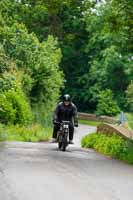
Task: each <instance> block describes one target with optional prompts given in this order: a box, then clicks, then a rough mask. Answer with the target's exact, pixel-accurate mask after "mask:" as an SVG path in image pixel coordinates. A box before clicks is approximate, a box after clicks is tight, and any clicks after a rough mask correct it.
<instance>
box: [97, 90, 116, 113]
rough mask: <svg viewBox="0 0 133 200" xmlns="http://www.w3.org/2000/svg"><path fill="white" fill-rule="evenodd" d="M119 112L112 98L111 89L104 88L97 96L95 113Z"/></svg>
mask: <svg viewBox="0 0 133 200" xmlns="http://www.w3.org/2000/svg"><path fill="white" fill-rule="evenodd" d="M119 112H120V109H119V107H118V105H117V103H116V101H115V100H114V99H113V93H112V91H111V90H109V89H106V90H104V91H102V92H101V93H100V95H99V98H98V104H97V111H96V113H97V115H108V116H114V115H117V114H118V113H119Z"/></svg>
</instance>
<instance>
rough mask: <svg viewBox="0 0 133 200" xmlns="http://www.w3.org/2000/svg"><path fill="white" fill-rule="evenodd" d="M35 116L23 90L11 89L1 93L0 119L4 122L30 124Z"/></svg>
mask: <svg viewBox="0 0 133 200" xmlns="http://www.w3.org/2000/svg"><path fill="white" fill-rule="evenodd" d="M32 119H33V116H32V112H31V108H30V106H29V103H28V101H27V99H26V97H25V95H24V93H23V92H22V91H15V90H9V91H6V92H3V93H1V94H0V121H1V122H2V123H4V124H8V123H12V124H17V123H19V124H28V123H30V122H31V121H32Z"/></svg>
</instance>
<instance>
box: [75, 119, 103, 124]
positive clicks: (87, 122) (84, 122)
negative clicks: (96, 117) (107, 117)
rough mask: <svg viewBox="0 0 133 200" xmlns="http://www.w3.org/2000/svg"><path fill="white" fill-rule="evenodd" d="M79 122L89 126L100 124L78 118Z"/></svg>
mask: <svg viewBox="0 0 133 200" xmlns="http://www.w3.org/2000/svg"><path fill="white" fill-rule="evenodd" d="M79 124H85V125H89V126H98V125H99V124H101V122H98V121H89V120H84V119H79Z"/></svg>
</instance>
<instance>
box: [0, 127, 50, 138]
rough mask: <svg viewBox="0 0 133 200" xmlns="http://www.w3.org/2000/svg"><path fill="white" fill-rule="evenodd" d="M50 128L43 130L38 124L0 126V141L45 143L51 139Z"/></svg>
mask: <svg viewBox="0 0 133 200" xmlns="http://www.w3.org/2000/svg"><path fill="white" fill-rule="evenodd" d="M51 133H52V128H44V127H42V126H41V125H40V124H33V125H30V126H27V127H25V126H20V125H8V126H5V125H3V124H0V141H24V142H40V141H47V140H48V139H49V138H50V137H51Z"/></svg>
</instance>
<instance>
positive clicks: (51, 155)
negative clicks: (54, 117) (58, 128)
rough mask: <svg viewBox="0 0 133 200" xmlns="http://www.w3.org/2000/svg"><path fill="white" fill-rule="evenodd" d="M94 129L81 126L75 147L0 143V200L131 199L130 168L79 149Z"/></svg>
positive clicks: (131, 177) (92, 152)
mask: <svg viewBox="0 0 133 200" xmlns="http://www.w3.org/2000/svg"><path fill="white" fill-rule="evenodd" d="M94 129H95V128H92V127H89V126H85V125H81V126H80V127H79V128H78V129H77V130H76V132H75V145H70V146H69V147H68V150H67V151H66V152H60V151H58V149H57V144H50V143H23V142H6V143H1V144H0V200H133V167H132V166H131V165H127V164H125V163H123V162H121V161H117V160H113V159H110V158H108V157H105V156H102V155H100V154H98V153H96V152H94V151H93V150H85V149H82V148H81V147H80V142H79V141H80V139H81V137H82V136H83V135H85V134H87V133H89V132H92V131H94Z"/></svg>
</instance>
